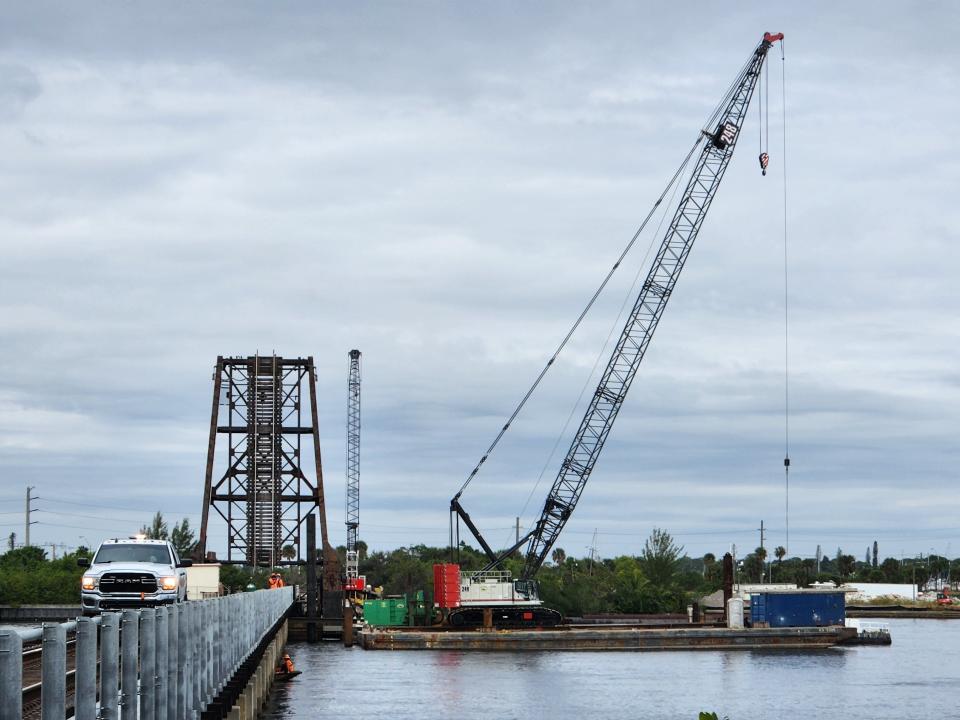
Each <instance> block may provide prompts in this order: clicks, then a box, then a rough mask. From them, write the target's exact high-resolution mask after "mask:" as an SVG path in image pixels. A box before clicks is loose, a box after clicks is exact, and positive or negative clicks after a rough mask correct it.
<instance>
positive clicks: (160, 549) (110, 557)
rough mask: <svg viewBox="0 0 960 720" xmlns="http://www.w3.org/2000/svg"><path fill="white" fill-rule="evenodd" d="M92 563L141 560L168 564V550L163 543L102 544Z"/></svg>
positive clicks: (142, 561)
mask: <svg viewBox="0 0 960 720" xmlns="http://www.w3.org/2000/svg"><path fill="white" fill-rule="evenodd" d="M93 562H94V563H109V562H141V563H159V564H163V565H170V564H171V563H170V552H169V551H168V550H167V548H166V546H165V545H139V544H138V545H134V544H132V543H131V544H129V545H120V544H117V545H103V546H101V548H100V550H99V551H97V557H96V558H94V560H93Z"/></svg>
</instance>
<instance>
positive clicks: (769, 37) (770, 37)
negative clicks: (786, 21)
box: [763, 33, 783, 45]
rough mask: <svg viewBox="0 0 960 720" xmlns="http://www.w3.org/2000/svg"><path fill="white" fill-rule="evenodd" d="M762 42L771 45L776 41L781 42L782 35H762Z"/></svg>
mask: <svg viewBox="0 0 960 720" xmlns="http://www.w3.org/2000/svg"><path fill="white" fill-rule="evenodd" d="M763 40H764V42H768V43H770V44H771V45H773V44H774V43H775V42H776V41H777V40H783V33H764V34H763Z"/></svg>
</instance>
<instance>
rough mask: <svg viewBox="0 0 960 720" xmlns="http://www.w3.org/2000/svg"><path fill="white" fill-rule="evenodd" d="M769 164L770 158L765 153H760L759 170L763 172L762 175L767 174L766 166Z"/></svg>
mask: <svg viewBox="0 0 960 720" xmlns="http://www.w3.org/2000/svg"><path fill="white" fill-rule="evenodd" d="M769 164H770V156H769V155H767V153H765V152H762V153H760V169H761V170H762V171H763V174H764V175H766V174H767V165H769Z"/></svg>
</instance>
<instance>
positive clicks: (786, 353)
mask: <svg viewBox="0 0 960 720" xmlns="http://www.w3.org/2000/svg"><path fill="white" fill-rule="evenodd" d="M786 66H787V57H786V52H785V50H784V47H783V40H782V39H781V40H780V92H781V100H782V112H783V444H784V452H783V473H784V490H785V503H784V516H785V520H786V544H785V546H784V547H785V548H786V550H787V552H788V553H789V552H790V292H789V290H790V285H789V279H790V278H789V274H788V272H787V270H788V255H787V68H786ZM768 92H769V90H768ZM768 140H769V138H768Z"/></svg>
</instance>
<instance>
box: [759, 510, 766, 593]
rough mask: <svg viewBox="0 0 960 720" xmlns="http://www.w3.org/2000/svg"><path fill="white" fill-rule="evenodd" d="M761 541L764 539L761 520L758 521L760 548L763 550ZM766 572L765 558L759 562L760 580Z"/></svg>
mask: <svg viewBox="0 0 960 720" xmlns="http://www.w3.org/2000/svg"><path fill="white" fill-rule="evenodd" d="M763 541H764V530H763V520H761V521H760V549H761V550H763V549H764V547H763ZM766 573H767V561H766V558H764V559H763V561H762V562H761V564H760V582H761V583H762V582H763V578H764V576H765V575H766Z"/></svg>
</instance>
